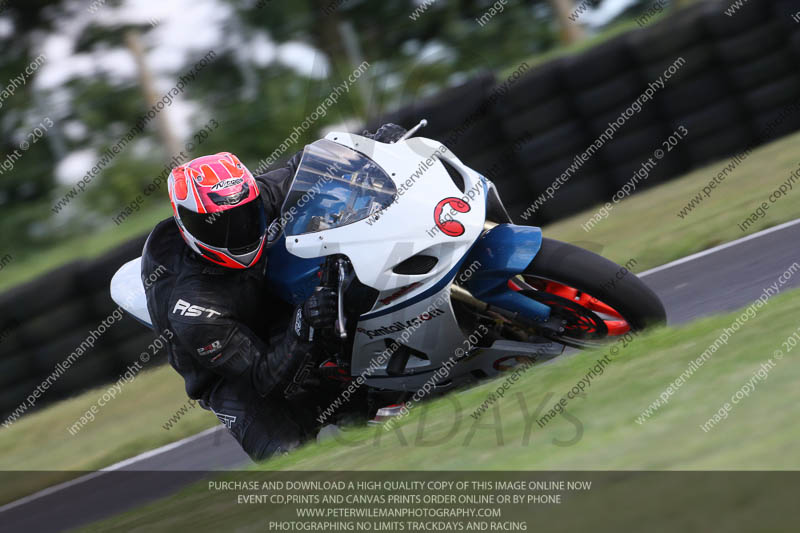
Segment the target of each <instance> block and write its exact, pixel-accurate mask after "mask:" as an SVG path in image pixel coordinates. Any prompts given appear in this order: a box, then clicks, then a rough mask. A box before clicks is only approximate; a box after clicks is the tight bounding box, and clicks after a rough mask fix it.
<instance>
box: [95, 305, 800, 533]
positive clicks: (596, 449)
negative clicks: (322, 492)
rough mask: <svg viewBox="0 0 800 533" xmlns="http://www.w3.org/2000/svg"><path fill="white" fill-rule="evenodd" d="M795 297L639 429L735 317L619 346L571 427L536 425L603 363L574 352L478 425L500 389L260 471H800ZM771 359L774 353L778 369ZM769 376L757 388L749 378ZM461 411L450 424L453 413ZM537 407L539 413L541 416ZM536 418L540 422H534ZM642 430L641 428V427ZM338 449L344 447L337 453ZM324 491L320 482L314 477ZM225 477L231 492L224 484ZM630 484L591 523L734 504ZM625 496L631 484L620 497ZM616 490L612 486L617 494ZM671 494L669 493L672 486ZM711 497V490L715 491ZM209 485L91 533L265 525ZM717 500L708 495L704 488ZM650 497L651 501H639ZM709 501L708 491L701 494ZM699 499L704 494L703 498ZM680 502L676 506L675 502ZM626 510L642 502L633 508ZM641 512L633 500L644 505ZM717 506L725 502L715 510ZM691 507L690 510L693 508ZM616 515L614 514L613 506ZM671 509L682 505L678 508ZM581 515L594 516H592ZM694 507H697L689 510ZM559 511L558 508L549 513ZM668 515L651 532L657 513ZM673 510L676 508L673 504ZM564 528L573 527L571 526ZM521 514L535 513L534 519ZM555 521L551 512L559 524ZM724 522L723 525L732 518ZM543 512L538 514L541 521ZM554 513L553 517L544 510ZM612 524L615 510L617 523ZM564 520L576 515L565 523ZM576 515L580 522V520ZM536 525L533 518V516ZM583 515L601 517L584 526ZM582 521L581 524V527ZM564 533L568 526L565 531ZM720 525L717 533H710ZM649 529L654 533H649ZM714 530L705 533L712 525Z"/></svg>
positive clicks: (455, 398)
mask: <svg viewBox="0 0 800 533" xmlns="http://www.w3.org/2000/svg"><path fill="white" fill-rule="evenodd" d="M797 295H798V293H797V291H794V292H790V293H787V294H783V295H780V296H776V297H774V298H773V299H772V300H770V301H768V302H767V303H766V304H765V305H764V306H763V307H762V308H761V309H757V311H756V314H755V315H754V316H753V318H750V319H748V320H747V321H746V322H745V323H744V325H743V326H742V327H741V328H738V331H737V332H735V333H734V334H733V336H732V338H730V339H729V342H728V343H727V344H726V345H722V346H721V347H720V348H719V349H718V350H716V351H715V352H714V353H713V354H712V355H711V356H710V358H708V359H707V360H706V361H705V363H704V364H703V365H702V366H701V367H699V368H698V369H697V370H696V371H695V373H694V374H693V375H692V376H691V377H689V378H686V379H685V381H684V383H683V384H682V385H681V386H679V387H678V388H677V390H676V391H674V392H673V394H672V396H671V397H670V398H669V402H668V404H667V405H666V406H664V407H662V408H661V409H659V410H658V411H656V412H655V414H653V416H652V417H651V418H650V419H648V420H646V421H645V422H643V423H641V424H640V423H638V422H637V418H639V417H640V416H641V413H642V412H643V411H644V410H645V409H647V407H648V406H649V405H650V404H651V403H652V402H654V401H655V400H656V399H657V398H659V397H660V396H661V394H662V393H663V392H664V391H665V390H666V389H667V387H668V386H670V384H672V383H673V382H674V381H675V380H676V378H678V376H680V375H681V374H682V373H683V372H685V371H686V370H687V368H688V366H689V363H690V361H692V360H696V359H697V358H698V357H699V356H700V354H701V353H703V352H704V351H705V350H706V349H707V348H708V347H709V346H710V345H711V344H713V343H714V342H715V341H716V339H717V338H718V337H719V336H720V335H721V334H722V332H723V329H724V328H726V327H730V326H731V324H732V323H733V322H734V320H736V318H737V317H739V316H741V314H742V311H738V312H735V313H730V314H726V315H721V316H716V317H711V318H706V319H703V320H700V321H697V322H695V323H693V324H689V325H685V326H682V327H679V328H660V329H657V330H654V331H651V332H648V333H646V334H643V335H641V336H639V337H637V338H635V339H634V341H633V342H632V343H630V344H629V345H628V346H626V347H624V348H623V347H621V346H619V351H618V352H617V353H616V355H614V356H611V358H610V359H611V363H610V364H608V365H607V366H606V367H605V370H604V372H603V374H602V375H599V376H597V377H595V378H594V379H593V380H592V382H591V386H589V387H588V388H586V395H585V397H583V398H578V399H575V400H571V401H570V402H569V403H568V404H567V408H566V409H567V412H568V413H569V417H568V418H567V417H562V416H558V417H556V418H555V419H554V420H553V421H551V422H550V423H548V424H546V425H545V426H544V427H543V428H541V427H539V425H538V423H537V422H535V421H534V420H533V419H534V418H537V417H541V416H544V413H545V411H546V409H547V408H549V407H551V406H552V405H553V404H554V403H555V402H556V401H558V399H559V398H561V397H562V396H563V395H564V394H565V393H566V392H567V391H569V390H570V389H572V387H574V386H575V385H576V383H577V382H578V381H579V380H580V379H581V378H582V377H584V376H586V374H587V373H588V372H589V371H590V370H591V369H592V368H593V367H594V366H595V364H596V361H597V360H598V359H600V358H601V357H603V356H604V355H605V354H608V353H609V352H610V350H611V348H610V347H607V348H605V349H603V350H597V351H587V352H581V353H579V354H577V355H575V356H573V357H569V358H565V359H562V360H558V361H556V362H555V363H554V364H550V365H547V366H541V367H536V368H534V369H532V370H529V371H528V372H527V373H526V374H524V376H523V378H522V379H521V380H520V381H518V382H517V383H516V384H514V385H513V387H512V388H511V389H510V390H509V391H508V393H507V394H506V395H505V397H504V398H503V399H502V400H501V401H499V402H498V403H496V404H495V406H496V407H495V408H494V410H490V411H489V412H487V413H486V414H484V415H483V417H482V418H481V419H480V420H479V421H475V420H474V419H473V418H472V417H471V413H472V412H473V411H474V410H475V409H476V408H478V407H479V406H480V405H481V403H482V402H483V401H484V400H485V399H486V397H487V395H488V394H489V393H490V392H492V391H493V390H495V388H496V387H497V383H496V382H495V383H486V384H484V385H482V386H480V387H476V388H474V389H471V390H467V391H463V392H457V393H454V394H452V397H451V398H450V399H448V398H443V399H440V400H437V401H432V402H429V403H428V404H426V405H425V406H420V407H417V408H416V409H414V410H412V411H411V414H410V415H409V416H408V417H407V418H406V419H405V420H403V421H402V423H401V424H399V425H398V428H397V430H396V431H392V432H385V431H384V430H383V429H382V428H381V427H377V428H369V427H365V428H360V429H354V430H350V431H348V432H347V433H346V437H343V438H342V439H341V440H340V441H338V442H337V441H336V440H329V441H327V442H324V443H322V444H311V445H308V446H306V447H304V448H303V449H301V450H299V451H297V452H295V453H292V454H290V455H288V456H283V457H280V458H277V459H273V460H271V461H269V462H267V463H265V464H263V465H260V466H259V467H258V468H259V469H263V470H313V471H325V470H336V471H342V470H365V469H380V470H509V471H520V470H561V469H564V470H636V469H643V470H649V469H659V470H664V469H667V470H669V469H675V470H706V469H708V470H739V469H743V470H773V469H776V470H777V469H798V468H800V454H798V453H797V447H796V443H797V440H798V438H800V427H798V426H797V424H795V423H794V413H795V412H796V409H795V403H796V396H797V381H798V379H800V365H797V364H796V362H795V359H796V357H797V355H798V351H800V345H799V346H797V347H796V348H794V350H791V349H787V346H786V345H784V344H783V341H784V340H785V339H787V338H788V337H789V336H791V335H792V334H793V333H794V332H796V331H797V330H798V320H797V316H799V315H800V299H798V298H797ZM776 350H781V351H782V358H778V356H777V355H776ZM765 365H766V366H768V367H771V368H770V369H769V370H768V371H765V372H762V373H763V374H765V376H764V377H763V378H760V379H755V378H754V376H756V375H758V372H759V370H760V369H763V368H764V367H765ZM747 383H750V384H751V385H752V386H753V387H754V390H753V391H752V392H750V394H749V396H746V397H745V396H743V397H742V399H741V401H739V402H738V403H736V404H733V407H732V409H731V410H730V411H729V413H728V415H727V419H724V420H721V421H720V422H719V423H717V424H716V425H715V426H714V427H713V428H711V429H710V430H709V431H707V432H706V431H704V430H703V429H701V427H700V426H701V424H705V423H706V422H707V421H708V420H709V418H711V417H712V416H713V415H714V413H716V412H717V411H718V410H719V409H720V408H721V407H722V406H723V405H724V404H725V403H726V402H728V403H729V404H730V403H731V402H732V396H733V395H735V394H736V392H737V391H739V390H740V389H742V388H743V387H744V386H745V384H747ZM456 404H457V405H459V406H460V407H461V409H460V411H457V410H456V408H455V405H456ZM540 406H546V407H543V408H542V409H541V411H540V410H539V407H540ZM537 411H540V412H539V414H538V415H537V414H536V413H537ZM640 420H641V419H640ZM344 439H346V442H347V443H345V440H344ZM320 477H321V478H323V479H326V478H328V476H327V475H325V474H324V473H323V474H320ZM229 478H230V476H227V478H226V479H229ZM630 481H631V480H630V479H628V478H627V477H626V476H617V478H615V482H614V483H611V487H610V488H608V487H606V488H603V489H602V491H601V494H599V493H594V492H593V493H592V497H591V498H590V499H597V498H599V500H600V501H604V502H605V503H604V504H603V505H599V504H597V505H595V507H598V506H599V507H603V506H606V507H607V508H606V509H605V510H603V509H602V508H598V509H596V511H598V513H605V514H607V513H609V512H610V511H611V510H614V509H617V510H618V509H619V508H618V505H607V504H608V503H609V502H608V500H614V498H615V496H613V495H614V494H616V493H622V494H619V497H620V499H619V500H617V501H616V504H619V501H625V502H626V505H625V508H626V509H629V510H630V512H632V513H634V514H637V513H638V514H641V515H642V516H641V519H642V520H647V522H648V523H651V524H652V525H653V526H657V528H661V529H659V530H660V531H661V530H663V531H668V530H674V528H673V529H669V528H665V524H667V523H669V524H672V526H674V527H677V525H678V524H677V523H676V521H677V522H680V521H681V518H680V513H677V514H676V513H675V512H674V509H675V508H676V507H672V506H671V505H669V504H667V503H665V502H664V501H662V498H663V497H664V493H665V492H666V491H672V493H675V492H678V493H681V494H683V495H684V496H683V497H684V498H695V497H698V495H699V494H701V493H702V494H706V495H707V496H708V499H707V500H703V501H704V506H712V507H713V506H715V505H730V502H729V501H728V503H725V502H724V500H725V498H723V497H721V496H720V492H721V491H720V490H719V487H716V488H715V490H716V493H714V491H713V490H701V488H702V487H701V485H703V483H704V482H703V480H702V479H700V480H697V482H696V483H693V484H692V490H690V491H687V490H685V489H686V485H685V482H686V481H687V479H686V478H676V479H673V480H672V481H673V482H674V483H676V484H678V485H680V487H678V490H673V489H675V487H670V486H665V487H663V490H662V489H656V488H655V487H654V486H648V487H642V486H641V483H639V488H638V489H637V492H638V494H631V492H633V489H632V488H631V487H630ZM626 483H628V485H626ZM617 485H619V486H617ZM667 485H669V484H667ZM712 485H713V483H712ZM206 487H207V484H206V483H198V484H195V485H193V486H191V487H188V488H186V489H184V490H182V491H180V492H179V493H178V494H176V495H173V496H171V497H169V498H166V499H163V500H160V501H157V502H154V503H152V504H150V505H146V506H144V507H142V508H140V509H136V510H133V511H131V512H128V513H125V514H122V515H120V516H117V517H114V518H111V519H109V520H106V521H103V522H100V523H98V524H95V525H93V526H92V527H91V528H90V530H93V531H109V530H124V531H137V530H141V531H153V530H168V528H169V527H172V528H174V527H175V526H177V525H180V526H181V528H187V527H190V528H191V529H192V531H196V532H200V531H215V530H219V528H225V529H227V530H230V529H235V530H237V531H249V530H263V528H264V525H265V523H264V522H265V519H266V517H265V516H264V515H263V509H262V507H261V506H259V505H249V506H248V505H236V498H235V496H230V494H229V495H228V497H227V498H219V495H218V494H215V493H213V492H209V491H208V490H207V488H206ZM710 488H711V489H714V487H710ZM645 489H647V490H645ZM706 489H709V487H706ZM752 489H753V498H751V499H749V500H748V501H746V502H745V501H739V502H738V503H737V504H736V505H735V506H734V507H733V508H730V509H727V510H726V511H725V512H721V511H720V513H719V514H717V515H716V516H717V518H716V520H717V521H719V520H729V519H730V518H731V517H734V516H737V517H738V518H736V520H740V519H744V520H753V519H754V518H755V517H757V516H759V515H758V514H756V515H753V514H752V512H751V511H752V508H753V507H756V508H764V507H768V506H769V505H770V504H771V503H774V502H765V501H764V498H761V499H759V497H758V495H757V494H758V488H757V487H752ZM698 491H699V492H698ZM673 497H674V496H673ZM633 500H636V501H637V502H638V503H636V504H633V503H632V502H633ZM639 500H641V501H639ZM717 500H719V501H717ZM693 501H694V500H693ZM611 503H612V504H613V503H614V502H613V501H612V502H611ZM676 503H677V502H676ZM587 505H590V506H591V505H592V504H591V503H587ZM692 506H693V507H695V506H696V502H695V503H694V504H693V505H692ZM556 507H561V506H556ZM648 507H649V508H651V511H652V512H654V513H656V514H662V515H663V514H664V509H665V508H669V509H671V511H670V513H669V514H670V515H672V516H663V517H662V518H663V519H664V521H665V522H664V523H663V524H662V523H661V519H659V520H656V521H655V522H651V521H652V520H653V517H654V516H655V515H654V514H650V515H648V512H650V511H648V512H645V510H646V509H648ZM677 508H681V509H684V508H685V507H682V506H680V505H678V507H677ZM569 509H570V508H569V506H566V507H565V510H564V512H566V513H567V516H565V517H563V520H567V521H568V522H569V521H575V520H578V518H576V517H575V516H574V514H575V513H569V512H568V510H569ZM526 512H533V511H532V510H530V511H526ZM554 512H555V511H554ZM729 512H730V513H732V514H731V515H730V516H729V514H728V513H729ZM537 513H545V511H537ZM548 513H549V511H548ZM614 513H616V511H614ZM570 514H572V515H573V516H570ZM579 514H582V513H579ZM537 516H541V514H537ZM588 516H595V515H594V514H593V513H588ZM586 519H587V516H586V513H583V518H580V520H586ZM562 525H563V524H562ZM717 525H719V524H717ZM648 527H649V526H648ZM709 527H710V525H709Z"/></svg>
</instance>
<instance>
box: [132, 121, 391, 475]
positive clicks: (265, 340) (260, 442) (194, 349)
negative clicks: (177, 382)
mask: <svg viewBox="0 0 800 533" xmlns="http://www.w3.org/2000/svg"><path fill="white" fill-rule="evenodd" d="M404 132H405V130H403V129H402V128H400V127H399V126H395V125H392V124H389V125H386V126H383V127H381V128H380V129H379V130H378V132H377V133H376V134H375V135H374V136H372V135H370V137H374V138H375V139H377V140H380V141H384V142H389V141H391V140H395V139H397V138H398V137H400V136H401V135H402V134H403V133H404ZM301 155H302V153H298V154H295V156H294V157H292V159H291V160H290V161H289V162H288V164H287V165H286V167H284V168H281V169H277V170H274V171H272V172H269V173H267V174H264V175H262V176H256V180H257V181H258V186H259V190H260V193H261V201H262V202H263V203H264V208H265V211H266V215H267V220H274V219H276V218H278V217H279V215H280V208H281V205H282V204H283V200H284V198H285V197H286V193H287V192H288V190H289V187H290V186H291V181H292V177H293V176H294V172H295V170H296V168H297V165H299V163H300V158H301ZM266 262H267V254H263V255H262V258H261V259H260V260H259V262H258V263H257V264H256V265H253V266H252V267H251V268H249V269H245V270H232V269H228V268H224V267H219V266H216V265H214V264H212V263H210V262H207V261H205V260H204V259H202V258H200V257H199V256H197V255H196V254H195V253H194V252H193V251H192V250H191V249H190V248H189V247H188V246H187V245H186V244H185V242H184V241H183V238H182V237H181V235H180V233H179V231H178V228H177V225H176V223H175V222H174V220H173V219H172V218H170V219H167V220H164V221H162V222H160V223H159V224H158V225H157V226H156V227H155V229H154V230H153V232H152V233H151V234H150V236H149V238H148V239H147V242H146V244H145V247H144V252H143V258H142V278H143V279H145V278H147V277H150V276H151V275H152V277H151V278H150V279H153V278H156V279H157V280H156V281H155V282H154V283H152V284H150V285H149V286H148V288H147V289H146V294H147V308H148V311H149V313H150V316H151V318H152V319H153V324H154V328H155V329H156V331H157V332H163V330H170V331H171V332H172V333H173V338H172V340H171V342H170V345H169V346H168V358H169V363H170V365H172V367H173V368H174V369H175V370H176V371H177V372H178V373H179V374H180V375H181V376H183V378H184V381H185V384H186V393H187V394H188V395H189V397H190V398H193V399H199V400H201V405H203V406H207V407H209V408H210V409H211V410H213V412H214V413H215V414H216V415H217V417H218V418H219V419H220V421H221V422H222V423H223V424H224V425H225V426H226V427H227V428H228V429H229V431H230V432H231V434H232V435H233V436H234V438H236V440H237V441H238V442H239V443H240V444H241V446H242V448H243V449H244V450H245V451H246V452H247V453H248V455H250V457H251V458H253V459H255V460H259V459H264V458H266V457H269V456H270V455H272V454H275V453H281V452H285V451H288V450H289V449H291V448H292V447H294V446H296V445H297V444H299V443H300V442H302V441H303V440H305V439H306V438H309V437H311V436H313V434H314V433H315V429H316V427H315V420H314V416H315V414H316V404H317V402H316V401H315V398H314V397H313V396H312V394H311V392H309V391H307V390H304V389H303V388H302V386H299V387H298V383H297V382H298V381H299V375H301V374H303V373H304V369H305V368H306V366H307V365H308V364H309V363H313V362H315V361H316V362H319V361H318V359H319V354H318V353H317V349H316V348H315V347H314V345H313V344H312V343H311V342H308V341H307V340H305V339H306V337H305V336H304V335H303V334H302V333H303V332H302V331H299V330H298V327H296V325H299V322H300V320H299V317H298V316H297V315H298V313H300V310H299V308H298V309H295V310H294V312H293V311H292V308H291V307H290V306H289V305H288V304H286V303H285V302H283V301H282V300H280V299H279V298H278V297H277V296H276V295H275V294H272V293H271V292H270V290H269V288H268V287H267V283H266V279H265V271H266ZM146 286H147V284H146ZM290 391H291V392H290Z"/></svg>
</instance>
